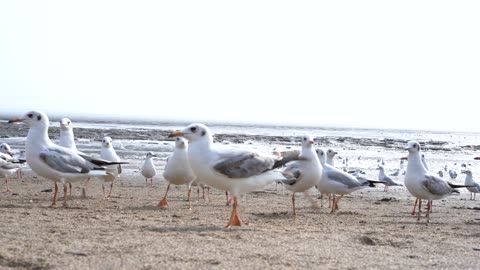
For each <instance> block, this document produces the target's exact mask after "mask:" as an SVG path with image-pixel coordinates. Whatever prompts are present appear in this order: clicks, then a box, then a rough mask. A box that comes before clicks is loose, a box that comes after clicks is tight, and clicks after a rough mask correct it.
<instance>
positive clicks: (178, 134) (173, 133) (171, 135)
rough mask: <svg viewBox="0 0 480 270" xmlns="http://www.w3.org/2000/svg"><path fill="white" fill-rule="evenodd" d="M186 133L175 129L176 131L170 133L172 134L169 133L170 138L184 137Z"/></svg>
mask: <svg viewBox="0 0 480 270" xmlns="http://www.w3.org/2000/svg"><path fill="white" fill-rule="evenodd" d="M184 135H185V134H183V133H182V132H180V131H178V130H175V131H174V132H172V133H170V135H168V138H173V137H183V136H184Z"/></svg>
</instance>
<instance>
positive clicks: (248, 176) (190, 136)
mask: <svg viewBox="0 0 480 270" xmlns="http://www.w3.org/2000/svg"><path fill="white" fill-rule="evenodd" d="M170 136H172V137H175V136H182V137H185V138H186V139H187V140H188V141H189V143H190V144H189V147H188V159H189V161H190V166H191V167H192V170H193V172H194V173H195V175H196V176H197V177H198V178H199V179H201V180H202V181H204V182H205V183H206V184H208V185H209V186H211V187H214V188H218V189H221V190H224V191H228V192H230V193H231V194H232V196H233V209H232V214H231V216H230V220H229V222H228V224H227V226H226V227H231V226H241V221H240V216H239V214H238V197H239V196H240V195H242V194H244V193H247V192H250V191H253V190H256V189H259V188H263V187H264V186H266V185H268V184H269V183H272V182H275V180H279V179H284V177H283V175H282V174H281V173H280V172H279V171H273V170H272V169H274V168H277V167H276V166H275V165H278V164H277V163H276V161H279V160H280V159H281V157H279V156H274V155H270V156H267V155H261V154H259V153H255V152H252V151H245V150H240V149H232V148H229V147H228V145H216V144H214V143H213V136H212V133H211V131H210V129H209V128H208V127H207V126H205V125H203V124H191V125H189V126H187V127H186V128H184V129H183V130H182V131H175V132H173V133H172V134H171V135H170Z"/></svg>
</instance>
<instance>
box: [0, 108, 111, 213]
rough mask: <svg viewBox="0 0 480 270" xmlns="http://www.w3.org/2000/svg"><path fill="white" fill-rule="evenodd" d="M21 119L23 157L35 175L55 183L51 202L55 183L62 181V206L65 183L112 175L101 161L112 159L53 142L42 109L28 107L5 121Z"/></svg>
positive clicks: (55, 200)
mask: <svg viewBox="0 0 480 270" xmlns="http://www.w3.org/2000/svg"><path fill="white" fill-rule="evenodd" d="M15 122H22V123H25V124H26V125H27V126H28V127H29V130H28V135H27V140H26V144H25V149H26V159H27V163H28V165H29V166H30V168H31V169H32V170H33V171H34V172H35V173H36V174H38V175H39V176H42V177H45V178H47V179H49V180H51V181H53V182H54V183H55V191H54V194H53V202H52V205H56V202H57V193H58V186H57V183H62V184H63V192H64V197H63V206H64V207H67V184H68V183H70V182H74V181H80V180H84V179H86V178H88V177H102V178H112V177H114V176H113V175H111V174H109V173H108V172H107V171H105V167H103V166H105V165H112V164H115V163H112V162H108V161H105V160H101V159H94V158H92V157H89V156H87V155H85V154H83V153H80V152H78V151H73V150H71V149H67V148H65V147H61V146H59V145H56V144H54V143H53V142H52V141H51V140H50V138H49V137H48V126H49V124H50V121H49V120H48V117H47V115H46V114H45V113H43V112H39V111H30V112H28V113H26V114H25V115H24V116H23V117H22V118H17V119H12V120H10V121H9V123H15Z"/></svg>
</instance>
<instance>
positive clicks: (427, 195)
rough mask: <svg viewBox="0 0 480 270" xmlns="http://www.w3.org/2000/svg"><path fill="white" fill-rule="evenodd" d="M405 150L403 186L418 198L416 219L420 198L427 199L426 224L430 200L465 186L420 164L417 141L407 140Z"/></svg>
mask: <svg viewBox="0 0 480 270" xmlns="http://www.w3.org/2000/svg"><path fill="white" fill-rule="evenodd" d="M406 150H407V151H408V165H407V173H406V174H405V187H406V188H407V190H408V191H409V192H410V193H411V194H412V195H413V196H414V197H415V198H417V199H418V213H417V220H420V213H421V209H422V208H421V206H422V200H427V214H426V217H427V224H428V223H429V221H430V210H431V202H432V200H439V199H442V198H444V197H446V196H449V195H452V194H454V193H459V192H458V191H457V190H455V188H461V187H465V186H464V185H455V184H452V183H449V182H447V181H445V180H443V179H442V178H440V177H438V176H436V175H434V174H432V173H431V172H430V171H428V170H427V169H426V168H425V166H424V165H423V164H422V161H421V152H420V144H419V143H418V142H416V141H409V142H408V144H407V147H406ZM415 207H416V204H415Z"/></svg>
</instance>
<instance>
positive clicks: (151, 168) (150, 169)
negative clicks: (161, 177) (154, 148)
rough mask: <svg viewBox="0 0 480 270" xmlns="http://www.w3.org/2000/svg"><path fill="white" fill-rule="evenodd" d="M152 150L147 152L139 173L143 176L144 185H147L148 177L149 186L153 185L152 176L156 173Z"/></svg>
mask: <svg viewBox="0 0 480 270" xmlns="http://www.w3.org/2000/svg"><path fill="white" fill-rule="evenodd" d="M156 156H157V155H155V154H154V153H152V152H148V153H147V157H146V158H145V162H144V163H143V166H142V170H141V173H142V175H143V177H145V185H148V179H150V186H153V177H154V176H155V175H156V174H157V171H156V170H155V165H154V164H153V158H154V157H156Z"/></svg>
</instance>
